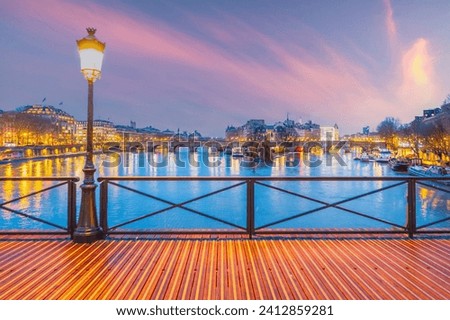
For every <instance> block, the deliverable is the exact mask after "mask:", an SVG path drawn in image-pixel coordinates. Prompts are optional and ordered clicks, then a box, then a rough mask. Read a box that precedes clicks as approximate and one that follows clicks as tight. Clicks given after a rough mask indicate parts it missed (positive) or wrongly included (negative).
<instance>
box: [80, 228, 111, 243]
mask: <svg viewBox="0 0 450 320" xmlns="http://www.w3.org/2000/svg"><path fill="white" fill-rule="evenodd" d="M103 238H104V237H103V232H102V229H101V228H99V227H97V228H77V230H75V232H74V233H73V242H75V243H92V242H95V241H97V240H102V239H103Z"/></svg>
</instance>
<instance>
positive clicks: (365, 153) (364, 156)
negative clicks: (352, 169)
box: [360, 152, 370, 162]
mask: <svg viewBox="0 0 450 320" xmlns="http://www.w3.org/2000/svg"><path fill="white" fill-rule="evenodd" d="M360 160H361V162H369V161H370V157H369V155H368V154H367V152H363V154H361V157H360Z"/></svg>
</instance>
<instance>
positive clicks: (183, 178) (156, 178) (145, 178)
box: [97, 175, 450, 182]
mask: <svg viewBox="0 0 450 320" xmlns="http://www.w3.org/2000/svg"><path fill="white" fill-rule="evenodd" d="M105 180H108V181H222V180H223V181H243V180H258V181H296V180H298V181H407V180H415V181H417V180H420V181H422V180H427V181H430V180H449V181H450V177H422V176H420V177H419V176H409V175H408V176H406V175H405V176H395V177H373V176H367V177H366V176H338V177H333V176H326V177H323V176H320V177H305V176H303V177H275V176H274V177H271V176H215V177H212V176H165V177H163V176H105V177H99V178H97V181H98V182H102V181H105Z"/></svg>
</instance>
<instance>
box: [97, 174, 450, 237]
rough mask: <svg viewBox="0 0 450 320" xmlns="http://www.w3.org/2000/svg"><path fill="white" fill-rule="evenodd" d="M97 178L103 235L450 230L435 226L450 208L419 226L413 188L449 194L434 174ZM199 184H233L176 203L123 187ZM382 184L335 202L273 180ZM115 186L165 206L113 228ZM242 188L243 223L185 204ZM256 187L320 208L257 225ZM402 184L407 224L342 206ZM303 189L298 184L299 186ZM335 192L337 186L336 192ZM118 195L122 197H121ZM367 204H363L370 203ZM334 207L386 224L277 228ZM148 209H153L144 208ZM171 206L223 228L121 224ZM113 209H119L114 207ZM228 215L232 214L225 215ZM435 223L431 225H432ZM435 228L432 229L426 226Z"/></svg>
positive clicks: (448, 180) (421, 231) (442, 180)
mask: <svg viewBox="0 0 450 320" xmlns="http://www.w3.org/2000/svg"><path fill="white" fill-rule="evenodd" d="M98 181H99V182H100V225H101V227H102V229H103V230H104V232H105V234H116V233H122V234H127V233H129V234H135V233H145V234H152V233H169V234H174V233H175V234H178V233H195V234H202V233H236V234H246V235H248V236H249V237H250V238H251V237H252V236H254V235H258V234H313V233H314V234H316V233H322V234H332V233H358V234H361V233H406V234H408V235H409V236H410V237H413V235H414V234H419V233H450V228H447V227H436V226H438V225H439V224H442V223H444V222H446V221H449V220H450V212H447V214H445V213H444V215H443V217H441V218H439V219H438V220H435V221H430V222H427V223H425V224H423V225H417V214H418V212H417V195H416V191H417V187H418V186H421V187H424V188H429V189H434V190H436V191H439V192H441V193H443V194H445V196H446V199H445V200H444V201H445V202H449V201H450V198H449V197H448V196H447V195H448V194H450V188H449V187H447V186H445V185H444V184H441V183H443V182H445V183H449V182H450V179H449V178H435V177H409V176H403V177H400V176H398V177H101V178H99V179H98ZM189 181H191V182H199V183H203V184H204V183H207V182H212V183H221V184H223V183H225V182H226V183H231V185H228V186H226V187H220V188H218V189H216V190H213V191H210V192H206V193H203V194H200V193H199V194H195V196H194V197H192V198H190V199H187V200H183V201H180V202H178V201H174V200H169V199H167V198H166V197H165V196H161V195H155V194H152V193H150V192H146V191H142V190H139V189H137V188H136V187H131V186H129V185H126V183H130V182H131V183H135V184H136V183H139V182H141V183H142V182H144V183H145V182H149V183H150V182H153V183H184V182H189ZM370 181H372V182H381V183H391V184H389V185H387V186H382V187H379V188H375V189H372V190H369V191H364V192H361V193H359V194H356V195H352V196H350V197H346V198H344V199H340V200H338V201H327V199H320V198H319V199H318V198H317V195H314V196H311V195H307V194H303V193H301V192H299V191H292V190H288V189H286V188H285V187H280V186H276V185H273V184H271V183H274V182H293V183H297V184H298V186H302V184H305V183H310V182H317V183H324V182H335V183H338V184H340V183H344V182H354V183H357V182H370ZM110 186H111V187H115V188H119V189H122V190H126V191H128V192H132V193H134V194H138V195H140V196H143V197H144V198H149V199H152V200H154V201H156V202H159V203H162V204H164V205H165V206H164V207H163V208H158V209H157V210H153V211H151V212H147V213H144V214H141V215H138V216H137V217H133V218H132V219H128V220H126V219H125V220H124V221H121V222H120V223H116V224H114V225H112V226H110V225H109V223H110V221H109V220H110V214H109V211H110V208H109V206H108V205H109V204H110V201H109V200H108V193H109V188H110ZM241 186H245V187H246V197H245V203H244V204H242V205H245V213H244V214H245V217H243V219H242V221H245V223H241V224H239V223H236V222H233V221H230V219H225V218H220V217H217V216H215V215H214V214H213V213H211V212H204V211H203V210H199V209H194V208H192V207H189V206H188V205H189V204H192V203H194V202H197V201H200V200H203V199H206V198H209V197H212V196H216V195H218V194H223V193H224V192H225V191H228V190H231V189H235V188H238V187H241ZM256 186H257V187H259V188H267V189H269V190H275V191H276V192H281V193H284V194H287V195H289V196H292V197H294V198H296V199H303V200H306V201H309V202H311V203H315V204H317V205H319V206H318V207H315V208H312V209H307V210H305V211H301V209H302V208H301V206H300V207H298V208H297V207H296V209H298V210H299V212H297V213H295V214H290V215H289V216H285V217H283V218H278V219H275V220H273V221H270V222H265V223H261V224H260V225H256V223H255V221H256V220H257V219H260V218H261V217H260V215H261V214H260V213H259V212H257V211H258V210H256V207H255V199H258V191H257V190H256V188H255V187H256ZM401 186H405V193H406V195H407V196H406V198H405V200H404V202H405V203H404V204H405V222H404V223H403V224H399V223H398V222H395V221H389V220H388V219H385V218H384V217H376V216H373V215H370V214H368V213H367V212H362V211H363V210H362V209H364V208H358V209H352V208H348V207H345V206H344V205H345V204H348V203H350V202H352V201H355V200H360V199H362V198H364V197H368V196H370V195H374V194H378V193H381V192H384V191H386V190H389V189H392V188H396V187H401ZM300 189H301V188H300ZM177 192H180V193H181V192H183V190H182V189H181V188H179V189H177ZM336 192H337V193H338V192H339V190H337V191H336ZM119 198H120V197H119ZM229 200H230V199H227V197H226V196H224V198H223V199H222V201H225V202H228V201H229ZM369 204H370V202H368V203H367V205H369ZM330 208H333V209H337V210H338V211H340V212H346V213H348V214H351V215H354V216H357V217H360V218H364V219H368V220H371V221H374V222H376V223H380V224H383V225H387V226H388V228H352V227H350V228H307V227H305V228H304V227H301V226H296V227H292V228H275V227H276V226H277V225H280V224H283V223H286V222H291V221H294V220H295V219H298V218H301V217H305V216H308V215H312V214H314V213H318V212H321V211H323V210H326V209H330ZM148 209H149V210H151V208H150V207H149V208H148ZM174 209H182V210H184V211H187V212H190V213H192V214H194V215H197V216H201V217H203V218H206V219H209V220H210V221H213V222H216V223H220V224H221V225H223V226H225V227H226V228H188V229H178V228H173V227H170V226H168V227H166V228H161V227H160V226H159V227H154V228H152V227H150V228H144V229H141V228H139V229H136V228H128V229H127V228H124V227H127V226H130V225H132V224H133V223H137V222H141V221H144V220H146V219H148V218H151V217H155V216H158V215H162V214H164V213H167V212H169V211H171V210H174ZM115 210H117V208H115ZM128 213H129V212H120V216H121V217H126V216H127V215H128ZM115 215H116V216H117V215H118V212H115ZM231 216H232V215H231V214H230V215H229V217H231ZM433 226H434V227H433ZM430 227H433V228H430Z"/></svg>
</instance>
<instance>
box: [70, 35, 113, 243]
mask: <svg viewBox="0 0 450 320" xmlns="http://www.w3.org/2000/svg"><path fill="white" fill-rule="evenodd" d="M86 30H87V32H88V35H87V36H86V37H84V38H83V39H81V40H78V41H77V45H78V52H79V54H80V62H81V73H82V74H83V75H84V77H85V78H86V80H87V82H88V113H87V135H86V161H85V165H84V168H83V172H84V181H83V184H82V185H81V206H80V214H79V217H78V224H77V227H76V229H75V232H74V233H73V241H74V242H77V243H91V242H94V241H96V240H99V239H102V238H103V231H102V229H101V228H100V227H99V226H98V220H97V210H96V203H95V189H96V188H97V185H96V184H95V181H94V173H95V166H94V162H93V160H92V155H93V125H94V82H95V80H97V79H100V75H101V69H102V62H103V53H104V51H105V43H103V42H100V41H99V40H98V39H97V38H96V37H95V31H96V30H95V29H94V28H87V29H86Z"/></svg>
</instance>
